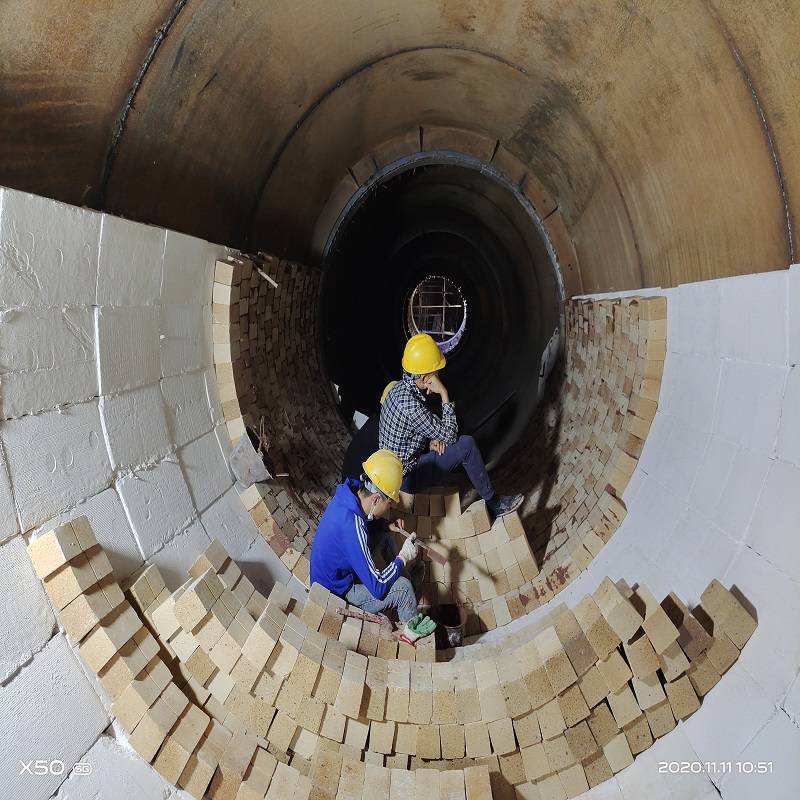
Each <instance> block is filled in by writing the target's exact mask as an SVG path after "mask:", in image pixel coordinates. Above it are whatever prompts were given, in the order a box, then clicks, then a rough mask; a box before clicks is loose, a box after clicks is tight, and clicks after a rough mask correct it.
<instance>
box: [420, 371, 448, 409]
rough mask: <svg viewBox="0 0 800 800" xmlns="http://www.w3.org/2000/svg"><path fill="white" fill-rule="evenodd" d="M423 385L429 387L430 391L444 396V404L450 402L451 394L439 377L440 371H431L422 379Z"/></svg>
mask: <svg viewBox="0 0 800 800" xmlns="http://www.w3.org/2000/svg"><path fill="white" fill-rule="evenodd" d="M422 384H423V386H424V387H425V388H426V389H427V391H428V393H430V392H433V393H434V394H438V395H439V397H441V398H442V404H445V403H449V402H450V395H449V394H448V393H447V389H446V388H445V386H444V384H443V383H442V379H441V378H440V377H439V373H437V372H431V374H430V375H426V376H425V377H424V378H423V379H422Z"/></svg>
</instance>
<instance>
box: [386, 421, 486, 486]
mask: <svg viewBox="0 0 800 800" xmlns="http://www.w3.org/2000/svg"><path fill="white" fill-rule="evenodd" d="M458 466H463V467H464V470H465V471H466V473H467V476H468V477H469V479H470V480H471V481H472V485H473V486H474V487H475V490H476V491H477V492H478V494H479V495H480V496H481V497H482V498H483V499H484V500H488V499H489V498H490V497H492V495H493V494H494V489H492V482H491V481H490V480H489V475H488V474H487V472H486V467H485V466H484V464H483V456H481V451H480V450H478V445H477V444H475V440H474V439H473V438H472V437H471V436H459V437H458V439H457V440H456V442H455V444H449V445H447V447H446V448H445V451H444V453H442V455H439V454H438V453H435V452H434V451H433V450H428V452H427V453H423V454H422V455H421V456H420V457H419V459H418V460H417V463H416V466H415V467H414V469H412V470H411V471H410V472H409V473H408V474H407V475H406V477H405V478H404V479H403V486H402V489H403V491H404V492H410V493H411V494H416V493H417V492H424V491H425V490H426V489H429V488H430V487H431V486H436V485H438V483H439V482H440V480H441V478H442V476H443V475H445V474H446V473H448V472H452V471H453V470H454V469H455V468H456V467H458Z"/></svg>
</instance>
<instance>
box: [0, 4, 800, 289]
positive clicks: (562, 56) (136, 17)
mask: <svg viewBox="0 0 800 800" xmlns="http://www.w3.org/2000/svg"><path fill="white" fill-rule="evenodd" d="M4 23H5V24H4V26H3V30H2V31H0V53H2V55H0V64H2V72H3V75H4V82H3V88H2V93H1V94H0V110H2V113H0V147H1V149H2V153H3V158H2V159H0V183H4V184H8V185H10V186H13V187H16V188H23V189H27V190H30V191H34V192H38V193H41V194H45V195H49V196H52V197H55V198H57V199H61V200H65V201H68V202H73V203H84V204H87V205H90V206H95V207H102V208H105V209H108V210H110V211H112V212H115V213H118V214H122V215H125V216H128V217H132V218H136V219H141V220H146V221H149V222H154V223H159V224H162V225H166V226H170V227H174V228H177V229H179V230H183V231H186V232H189V233H193V234H198V235H202V236H204V237H206V238H209V239H214V240H217V241H222V242H225V243H230V244H234V245H242V244H245V243H249V244H250V245H251V246H252V247H257V248H269V249H272V250H276V251H278V252H280V253H282V254H286V255H289V256H292V257H295V258H304V257H307V256H308V255H309V253H308V241H309V238H310V236H311V232H312V231H313V228H314V222H315V220H316V218H317V217H318V216H319V214H320V212H321V211H322V208H323V207H324V205H325V202H326V200H327V198H328V196H329V195H330V194H331V192H332V191H333V190H334V188H335V187H336V185H337V184H338V183H339V182H340V180H341V178H342V176H343V175H344V174H346V172H347V169H348V167H350V166H351V165H353V164H355V163H356V162H357V161H358V160H359V159H360V158H361V157H363V156H364V155H365V154H367V153H369V152H371V151H372V150H373V149H374V148H376V147H377V146H378V145H379V144H380V143H381V142H384V141H386V140H388V139H391V138H392V137H394V136H397V135H399V134H402V133H404V132H406V131H408V130H409V129H413V128H416V127H417V126H420V125H446V126H453V127H459V128H464V129H469V130H474V131H477V132H479V133H481V134H482V135H485V136H489V137H491V138H494V139H497V140H499V141H501V142H502V143H503V144H504V145H505V146H506V147H507V148H508V149H509V150H510V151H511V152H512V153H513V154H514V155H516V156H517V157H518V158H519V159H520V160H522V161H523V162H524V163H525V164H526V165H527V166H528V169H529V170H530V171H531V172H532V173H533V174H535V175H536V176H537V177H538V178H539V180H540V181H541V182H542V183H543V184H544V185H545V187H546V188H547V189H548V190H549V191H550V192H552V193H553V195H554V196H555V197H557V199H558V203H559V207H560V211H561V213H562V215H563V217H564V219H565V221H566V223H567V227H568V230H569V232H570V234H571V236H572V238H573V240H574V242H575V246H576V249H577V253H578V258H579V260H580V263H581V271H582V275H583V281H584V288H585V289H586V290H588V291H592V290H602V289H625V288H637V287H641V286H648V285H658V284H661V285H664V286H668V285H675V284H677V283H679V282H681V281H688V280H698V279H703V278H713V277H722V276H725V275H731V274H739V273H748V272H754V271H762V270H768V269H775V268H779V267H782V266H785V265H787V264H788V263H790V262H791V261H792V260H794V252H795V243H794V241H793V235H792V229H793V228H794V227H795V223H796V218H795V205H796V203H795V202H794V195H795V187H796V184H797V183H798V181H799V180H800V126H798V125H797V121H798V120H797V116H798V114H797V103H796V96H795V92H796V87H797V86H798V85H800V56H798V54H797V50H796V47H795V43H796V41H797V39H798V35H799V34H800V9H798V7H797V6H796V4H793V3H791V2H787V0H766V1H765V2H762V3H759V4H757V6H752V4H748V3H745V2H744V0H726V2H725V3H721V2H718V3H716V4H715V3H713V2H710V0H691V1H689V2H685V3H681V4H672V5H670V6H666V7H665V6H664V4H661V3H657V2H655V1H654V0H650V1H649V2H648V1H647V0H621V1H620V2H616V3H613V4H612V3H607V2H600V1H599V0H594V1H593V0H581V1H580V2H575V3H570V4H569V5H568V6H565V4H563V3H559V2H555V0H550V1H549V2H548V1H543V0H538V1H537V2H534V1H533V0H505V1H503V0H462V1H461V2H454V1H453V0H438V1H437V2H431V0H409V2H406V3H404V4H402V7H399V6H398V4H397V3H396V2H394V1H393V0H375V2H371V3H369V4H365V3H363V2H360V1H359V0H343V1H342V2H337V3H335V4H325V5H320V4H318V3H312V2H309V0H276V2H272V3H270V4H269V5H268V6H265V5H264V4H263V3H261V2H257V1H256V0H239V1H238V2H234V3H232V4H222V3H219V2H211V1H210V0H178V2H176V3H170V2H164V1H163V0H149V1H148V2H145V1H144V0H140V2H135V3H122V2H120V0H111V1H110V2H109V1H108V0H105V1H104V2H103V3H98V2H93V3H88V4H86V8H83V7H82V9H81V13H80V14H75V13H74V6H73V4H70V3H68V2H66V0H56V2H50V3H47V4H44V3H41V2H34V0H23V1H22V2H19V3H16V4H14V5H13V6H12V7H9V8H8V9H6V10H4Z"/></svg>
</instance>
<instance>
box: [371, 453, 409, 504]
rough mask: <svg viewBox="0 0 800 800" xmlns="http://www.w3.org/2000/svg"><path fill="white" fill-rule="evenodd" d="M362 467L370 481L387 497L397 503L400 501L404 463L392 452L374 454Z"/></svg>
mask: <svg viewBox="0 0 800 800" xmlns="http://www.w3.org/2000/svg"><path fill="white" fill-rule="evenodd" d="M361 467H362V469H363V470H364V474H365V475H366V476H367V477H368V478H369V479H370V481H371V482H372V483H374V484H375V485H376V486H377V487H378V488H379V489H380V490H381V491H382V492H383V493H384V494H385V495H386V496H387V497H390V498H391V499H392V500H394V502H395V503H396V502H398V501H399V500H400V484H401V483H402V482H403V463H402V462H401V461H400V459H399V458H398V457H397V456H396V455H395V454H394V453H393V452H392V451H391V450H378V451H376V452H374V453H373V454H372V455H371V456H370V457H369V458H368V459H367V460H366V461H365V462H364V463H363V464H362V465H361Z"/></svg>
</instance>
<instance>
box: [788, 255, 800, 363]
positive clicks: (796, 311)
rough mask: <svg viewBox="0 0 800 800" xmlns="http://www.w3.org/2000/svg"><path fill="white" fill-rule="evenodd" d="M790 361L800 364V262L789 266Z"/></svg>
mask: <svg viewBox="0 0 800 800" xmlns="http://www.w3.org/2000/svg"><path fill="white" fill-rule="evenodd" d="M787 332H788V340H789V363H790V364H800V264H794V265H793V266H791V267H790V268H789V324H788V326H787Z"/></svg>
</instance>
